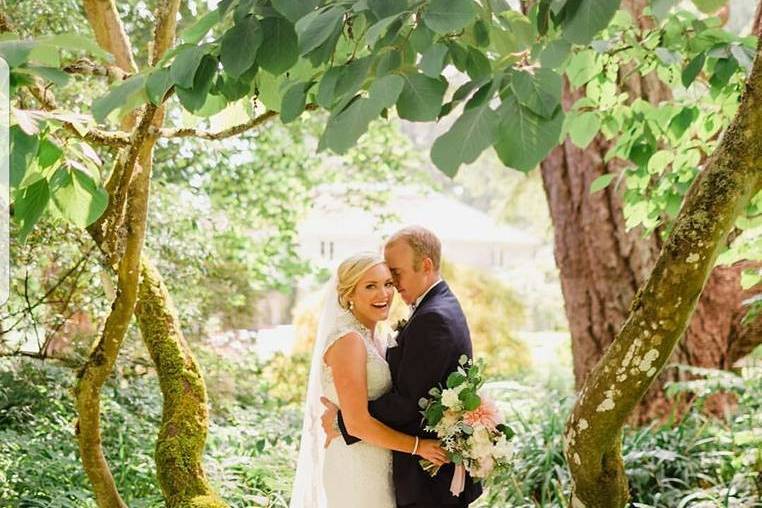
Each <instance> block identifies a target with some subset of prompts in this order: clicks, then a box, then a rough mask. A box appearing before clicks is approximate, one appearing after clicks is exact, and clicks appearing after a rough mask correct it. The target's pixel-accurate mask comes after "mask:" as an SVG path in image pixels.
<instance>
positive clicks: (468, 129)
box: [431, 104, 500, 381]
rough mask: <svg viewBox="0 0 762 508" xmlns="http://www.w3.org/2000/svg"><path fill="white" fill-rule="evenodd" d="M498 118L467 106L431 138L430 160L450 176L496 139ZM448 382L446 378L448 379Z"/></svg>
mask: <svg viewBox="0 0 762 508" xmlns="http://www.w3.org/2000/svg"><path fill="white" fill-rule="evenodd" d="M499 123H500V119H499V118H498V116H497V113H495V112H494V111H493V110H492V109H490V108H489V106H488V105H487V104H485V105H483V106H481V107H478V108H472V109H468V110H466V111H464V112H463V114H462V115H461V116H460V117H459V118H458V119H457V120H456V121H455V123H453V124H452V127H450V130H449V131H447V132H446V133H445V134H443V135H441V136H440V137H439V138H437V140H436V141H434V145H433V146H432V147H431V160H432V161H433V162H434V164H435V165H436V166H437V167H438V168H439V169H440V170H441V171H442V172H443V173H444V174H446V175H447V176H449V177H450V178H452V177H454V176H455V174H456V173H457V171H458V168H459V167H460V165H461V164H468V163H471V162H473V161H475V160H476V159H477V157H479V155H481V153H482V152H483V151H484V150H486V149H487V148H488V147H489V146H490V145H492V144H493V143H494V142H495V138H496V136H497V128H498V125H499ZM448 381H449V380H448Z"/></svg>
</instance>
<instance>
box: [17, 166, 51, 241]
mask: <svg viewBox="0 0 762 508" xmlns="http://www.w3.org/2000/svg"><path fill="white" fill-rule="evenodd" d="M49 199H50V191H49V189H48V181H47V180H46V179H44V178H42V179H40V180H37V181H36V182H35V183H33V184H32V185H30V186H28V187H24V188H23V189H20V190H19V191H16V194H15V199H14V202H13V209H14V218H16V220H18V221H19V223H20V225H21V228H20V230H19V241H20V242H22V243H23V242H24V240H26V237H27V235H28V234H29V233H30V232H31V231H32V228H34V225H35V224H37V221H38V220H40V217H41V216H42V212H44V211H45V208H47V206H48V200H49Z"/></svg>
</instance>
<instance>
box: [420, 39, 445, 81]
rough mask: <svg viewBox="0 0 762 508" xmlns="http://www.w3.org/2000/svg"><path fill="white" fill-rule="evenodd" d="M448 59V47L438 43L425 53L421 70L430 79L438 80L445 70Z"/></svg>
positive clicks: (422, 57)
mask: <svg viewBox="0 0 762 508" xmlns="http://www.w3.org/2000/svg"><path fill="white" fill-rule="evenodd" d="M446 58H447V46H445V45H444V44H442V43H440V42H438V43H436V44H434V45H432V46H430V47H429V49H427V50H426V51H424V52H423V55H422V56H421V63H420V68H421V70H422V71H423V73H424V74H425V75H427V76H428V77H430V78H437V77H439V75H440V74H441V73H442V69H444V66H445V59H446Z"/></svg>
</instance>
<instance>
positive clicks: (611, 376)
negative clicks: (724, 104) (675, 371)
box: [564, 45, 762, 508]
mask: <svg viewBox="0 0 762 508" xmlns="http://www.w3.org/2000/svg"><path fill="white" fill-rule="evenodd" d="M760 129H762V45H758V47H757V55H756V58H755V61H754V65H753V68H752V71H751V74H750V76H749V78H748V81H747V84H746V90H745V92H744V94H743V97H742V99H741V104H740V107H739V109H738V113H737V114H736V116H735V118H734V119H733V121H732V122H731V124H730V126H729V127H728V129H727V131H726V132H725V134H724V135H723V137H722V139H721V141H720V143H719V145H718V147H717V149H716V150H715V152H714V153H713V154H712V156H711V157H710V158H709V160H708V161H707V164H706V168H705V169H704V170H703V171H702V172H701V173H700V175H699V177H698V178H697V179H696V181H695V182H694V183H693V185H692V186H691V189H690V190H689V193H688V196H687V197H686V200H685V203H684V204H683V207H682V209H681V210H680V213H679V215H678V217H677V219H676V222H675V226H674V228H673V230H672V232H671V234H670V236H669V238H668V240H667V242H666V244H665V245H664V247H663V248H662V250H661V252H660V254H659V257H658V259H657V260H656V264H655V266H654V269H653V271H652V272H651V274H650V276H649V277H648V280H647V281H646V283H645V285H644V286H642V287H641V289H640V290H639V291H638V293H637V294H636V296H635V298H634V299H633V303H632V306H631V308H630V312H629V314H628V316H627V319H626V320H625V323H624V325H623V327H622V329H621V331H620V332H619V333H618V334H617V336H616V338H615V340H614V342H613V343H612V345H611V346H610V347H609V348H608V349H607V350H606V352H605V354H604V356H603V358H602V359H601V361H600V362H599V363H598V364H597V365H596V366H595V368H594V369H593V370H592V372H591V373H590V374H589V375H588V377H587V379H586V380H585V383H584V385H583V387H582V390H581V392H580V395H579V398H578V399H577V402H576V404H575V406H574V409H573V410H572V414H571V416H570V417H569V420H568V421H567V423H566V429H565V435H564V453H565V455H566V458H567V462H568V464H569V468H570V471H571V474H572V507H574V508H585V507H587V508H604V507H605V508H619V507H623V506H625V505H626V503H627V501H628V490H627V478H626V476H625V474H624V466H623V462H622V456H621V438H622V427H623V425H624V424H625V422H626V420H627V418H628V416H629V415H630V413H631V412H632V411H633V410H634V409H635V408H636V406H637V405H638V403H639V402H640V400H641V399H642V397H643V396H644V395H645V394H646V392H647V390H648V387H649V386H650V385H651V384H652V383H653V381H654V380H655V379H656V378H657V376H658V374H659V372H660V371H661V370H662V369H663V368H664V366H665V365H666V363H667V361H668V360H669V358H670V356H671V354H672V352H673V350H674V348H675V346H676V345H677V343H678V341H679V340H680V338H681V337H682V336H683V332H684V331H685V329H686V327H687V326H688V324H689V320H690V317H691V315H692V314H693V311H694V310H695V307H696V304H697V303H698V300H699V296H700V294H701V291H702V288H703V287H704V285H705V283H706V281H707V279H708V278H709V276H710V273H711V270H712V267H713V266H714V263H715V261H716V259H717V256H718V255H719V252H720V249H721V248H722V246H723V245H724V242H725V240H726V238H727V236H728V233H729V232H730V231H731V229H732V227H733V224H734V222H735V219H736V217H737V216H738V215H739V214H740V213H741V212H742V211H743V209H744V207H745V206H746V205H747V204H748V202H749V200H750V199H751V197H752V196H753V195H754V194H756V193H757V192H759V191H760V190H761V189H762V144H760V142H759V140H758V139H757V138H756V136H757V133H758V132H760Z"/></svg>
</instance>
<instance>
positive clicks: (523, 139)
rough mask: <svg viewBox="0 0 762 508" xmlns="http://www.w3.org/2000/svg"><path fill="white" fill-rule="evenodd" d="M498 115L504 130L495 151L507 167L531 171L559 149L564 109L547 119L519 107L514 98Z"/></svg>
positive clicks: (500, 129)
mask: <svg viewBox="0 0 762 508" xmlns="http://www.w3.org/2000/svg"><path fill="white" fill-rule="evenodd" d="M498 113H499V115H500V127H499V130H498V136H497V143H495V151H496V152H497V155H498V157H500V160H501V161H503V164H505V165H506V166H508V167H511V168H514V169H517V170H519V171H523V172H528V171H531V170H532V169H534V168H535V167H537V165H538V164H539V163H540V161H542V160H543V159H544V158H545V157H546V156H547V155H548V153H549V152H550V151H551V150H552V149H553V148H554V147H555V146H556V145H558V142H559V137H560V135H561V128H562V127H563V121H564V113H563V109H562V108H558V109H557V110H556V113H555V115H553V117H552V118H549V119H546V118H543V117H541V116H539V115H536V114H535V113H533V112H532V111H531V110H529V109H528V108H526V107H524V106H522V105H521V104H519V101H518V100H517V99H516V97H515V96H513V95H512V96H510V97H508V98H507V99H506V100H505V101H503V103H502V104H501V105H500V108H499V109H498Z"/></svg>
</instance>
